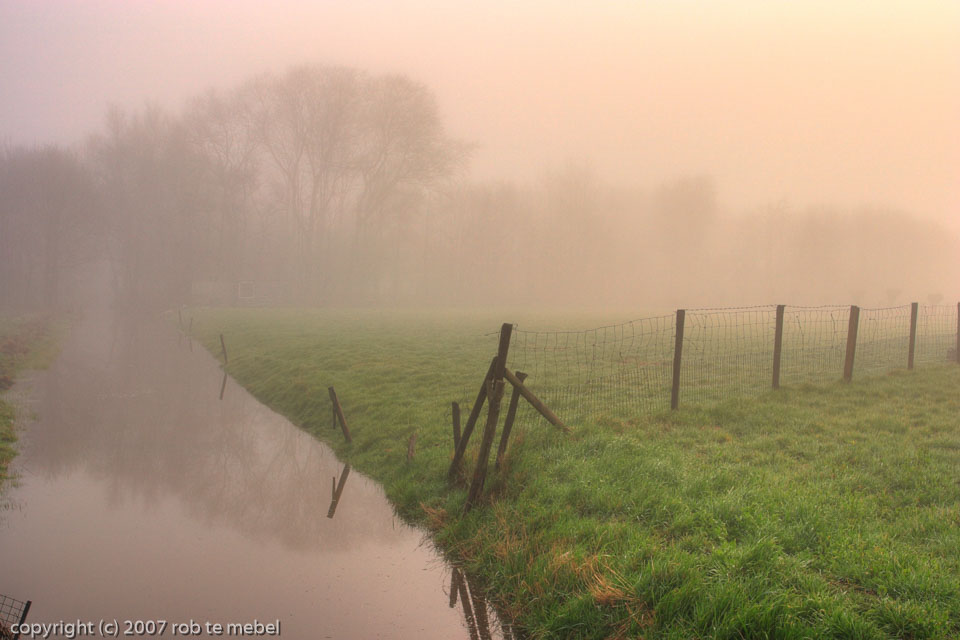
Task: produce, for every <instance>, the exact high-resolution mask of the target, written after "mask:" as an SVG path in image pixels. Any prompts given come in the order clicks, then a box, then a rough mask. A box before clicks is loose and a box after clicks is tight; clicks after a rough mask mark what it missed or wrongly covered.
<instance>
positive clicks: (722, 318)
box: [680, 305, 777, 403]
mask: <svg viewBox="0 0 960 640" xmlns="http://www.w3.org/2000/svg"><path fill="white" fill-rule="evenodd" d="M776 320H777V308H776V306H775V305H774V306H767V307H750V308H742V309H692V310H689V311H687V312H686V321H685V323H684V335H683V352H682V355H683V358H682V366H681V367H680V393H681V398H682V401H683V402H694V403H708V402H716V401H718V400H721V399H723V398H725V397H730V396H731V395H732V394H734V395H745V394H749V393H754V392H758V391H760V390H762V389H766V388H768V387H769V386H770V380H771V377H772V375H773V338H774V331H775V329H776Z"/></svg>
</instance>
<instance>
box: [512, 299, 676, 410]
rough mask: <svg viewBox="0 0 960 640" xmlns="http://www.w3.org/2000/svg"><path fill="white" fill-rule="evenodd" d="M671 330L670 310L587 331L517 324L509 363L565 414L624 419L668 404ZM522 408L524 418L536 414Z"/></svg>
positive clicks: (544, 399)
mask: <svg viewBox="0 0 960 640" xmlns="http://www.w3.org/2000/svg"><path fill="white" fill-rule="evenodd" d="M673 336H674V319H673V317H672V316H658V317H652V318H642V319H639V320H632V321H630V322H625V323H622V324H616V325H609V326H605V327H598V328H595V329H589V330H586V331H527V330H523V329H520V328H517V329H515V330H514V331H513V338H512V341H511V343H510V351H509V355H508V357H507V366H508V367H509V368H510V369H512V370H515V371H522V372H524V373H526V374H527V375H528V376H529V378H528V379H527V381H526V385H527V386H528V387H529V388H530V390H531V391H533V393H534V394H536V395H537V397H539V398H540V399H541V400H543V401H544V403H546V404H547V406H549V407H550V408H551V409H553V410H554V411H555V412H557V413H558V415H560V416H561V417H562V418H563V419H564V420H569V421H571V422H576V421H581V420H583V419H587V418H588V417H593V418H595V419H613V420H626V419H629V418H630V417H631V416H635V415H637V413H638V412H644V411H656V410H659V409H662V408H664V407H665V406H667V407H668V406H669V397H670V395H669V394H670V380H671V375H672V373H671V372H672V362H673ZM521 409H522V412H520V413H518V416H519V417H521V418H525V417H526V416H527V415H535V414H531V413H530V409H529V408H528V407H527V406H526V404H525V403H524V404H523V405H521ZM568 416H569V417H568Z"/></svg>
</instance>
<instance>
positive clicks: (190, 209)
mask: <svg viewBox="0 0 960 640" xmlns="http://www.w3.org/2000/svg"><path fill="white" fill-rule="evenodd" d="M472 148H473V147H472V145H470V144H467V143H465V142H462V141H460V140H457V139H455V138H454V137H452V136H451V135H450V134H449V133H448V132H447V131H446V130H445V128H444V126H443V122H442V119H441V116H440V113H439V109H438V106H437V103H436V100H435V98H434V96H433V94H432V93H431V91H430V90H429V89H428V88H427V87H425V86H424V85H422V84H419V83H417V82H415V81H413V80H411V79H410V78H407V77H405V76H402V75H396V74H382V75H376V74H370V73H367V72H364V71H360V70H356V69H349V68H342V67H327V66H304V67H299V68H294V69H291V70H289V71H287V72H285V73H282V74H266V75H262V76H259V77H255V78H252V79H250V80H248V81H247V82H244V83H242V84H241V85H239V86H236V87H234V88H231V89H229V90H224V91H213V90H211V91H208V92H206V93H205V94H203V95H200V96H198V97H196V98H194V99H192V100H190V101H189V102H188V103H187V104H186V105H184V106H183V108H182V109H181V110H180V111H179V112H177V113H172V112H169V111H165V110H163V109H160V108H157V107H146V108H143V109H140V110H135V111H122V110H119V109H112V110H110V111H109V113H108V114H107V115H106V117H105V119H104V123H103V125H102V127H101V128H100V130H99V131H97V132H95V133H93V134H92V135H90V136H89V138H88V140H87V141H86V142H85V144H84V145H82V147H81V148H78V149H65V148H62V147H56V146H46V147H39V148H29V147H11V146H6V147H4V148H2V149H0V307H3V308H7V309H16V310H22V309H35V308H54V307H58V306H59V307H63V306H69V305H71V304H76V303H77V302H78V298H82V296H83V295H84V294H83V291H84V282H86V281H89V280H90V279H91V278H98V279H100V280H103V281H106V282H107V283H109V284H108V286H109V289H110V292H111V298H112V300H113V301H114V304H118V305H124V306H126V307H129V308H133V309H155V308H165V307H170V306H175V305H178V304H189V303H195V304H196V303H199V304H204V303H221V304H235V303H238V302H245V301H246V302H250V303H272V304H291V305H318V306H345V305H365V304H422V303H435V304H442V305H447V306H455V305H475V304H529V303H537V304H549V305H554V306H569V305H587V306H611V305H616V306H623V307H629V308H633V309H638V310H643V309H649V308H651V307H655V306H660V305H681V304H690V305H691V306H697V305H701V304H737V303H745V302H753V301H760V302H770V301H789V302H794V301H802V300H810V301H813V302H824V301H829V302H832V301H834V300H840V301H844V302H848V301H850V300H851V299H852V298H853V297H855V296H857V295H860V296H867V297H869V298H870V299H871V300H876V299H878V298H879V297H882V298H884V300H883V301H891V302H894V301H897V300H896V298H897V295H896V293H895V292H898V291H904V292H905V293H907V294H908V295H909V294H914V295H915V293H916V292H917V291H918V290H925V291H935V290H943V289H944V288H945V287H949V286H950V285H949V283H954V282H956V281H957V278H956V276H957V269H956V261H955V260H954V259H953V257H952V256H955V255H956V249H957V246H956V241H955V239H951V238H949V237H948V236H947V235H946V234H944V233H943V231H942V230H941V229H939V228H937V227H935V226H934V225H931V224H922V223H918V222H916V221H915V220H913V219H911V218H909V217H908V216H906V215H905V214H902V213H896V212H889V211H887V212H879V211H876V210H865V211H863V212H861V213H859V214H857V215H850V214H849V212H838V211H835V210H828V209H818V210H807V211H791V210H787V209H785V208H782V207H781V208H776V207H772V208H767V209H765V210H762V211H758V212H755V213H751V214H744V215H738V216H732V215H729V214H728V213H726V212H723V211H721V208H720V207H719V205H718V203H717V196H716V188H715V185H714V184H713V182H712V180H710V179H709V178H707V177H688V178H683V179H679V180H676V181H673V182H669V183H666V184H663V185H660V186H658V187H655V188H653V189H650V190H642V189H628V188H618V187H615V186H611V185H607V184H605V183H603V182H602V180H600V179H599V178H598V177H597V176H596V175H595V174H593V173H592V172H591V171H590V170H589V168H588V167H585V166H581V165H575V164H572V165H568V166H566V167H564V168H561V169H557V170H554V171H552V172H547V173H545V174H544V177H543V179H542V180H540V181H539V182H537V183H534V184H517V183H512V182H500V183H495V182H478V181H476V180H471V179H470V177H469V174H468V164H469V157H470V154H471V151H472Z"/></svg>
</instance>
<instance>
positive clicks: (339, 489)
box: [327, 464, 350, 518]
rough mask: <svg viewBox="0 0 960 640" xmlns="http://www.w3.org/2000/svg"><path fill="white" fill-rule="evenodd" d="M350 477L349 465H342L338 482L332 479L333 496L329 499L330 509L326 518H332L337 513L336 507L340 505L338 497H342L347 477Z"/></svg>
mask: <svg viewBox="0 0 960 640" xmlns="http://www.w3.org/2000/svg"><path fill="white" fill-rule="evenodd" d="M349 475H350V465H348V464H345V465H343V471H341V472H340V482H337V479H336V478H333V495H332V496H331V497H330V508H329V509H327V517H328V518H332V517H333V516H334V514H335V513H336V512H337V505H338V504H340V496H342V495H343V488H344V487H345V486H346V484H347V476H349Z"/></svg>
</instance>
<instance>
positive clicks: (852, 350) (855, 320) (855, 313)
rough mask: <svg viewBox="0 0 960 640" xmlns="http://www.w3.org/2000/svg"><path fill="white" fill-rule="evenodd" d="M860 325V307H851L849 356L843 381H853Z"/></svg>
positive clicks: (848, 336)
mask: <svg viewBox="0 0 960 640" xmlns="http://www.w3.org/2000/svg"><path fill="white" fill-rule="evenodd" d="M859 325H860V307H858V306H857V305H855V304H854V305H850V323H849V325H848V327H847V355H846V357H845V358H844V361H843V379H844V380H846V381H847V382H850V381H851V380H853V358H854V356H855V355H856V354H857V328H858V326H859Z"/></svg>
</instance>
